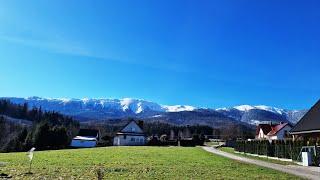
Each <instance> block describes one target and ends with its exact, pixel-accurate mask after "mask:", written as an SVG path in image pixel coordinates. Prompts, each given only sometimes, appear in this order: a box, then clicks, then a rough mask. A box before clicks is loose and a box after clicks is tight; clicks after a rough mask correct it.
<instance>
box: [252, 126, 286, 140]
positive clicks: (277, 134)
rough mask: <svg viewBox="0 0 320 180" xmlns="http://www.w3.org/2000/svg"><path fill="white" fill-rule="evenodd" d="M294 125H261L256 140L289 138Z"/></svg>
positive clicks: (258, 127)
mask: <svg viewBox="0 0 320 180" xmlns="http://www.w3.org/2000/svg"><path fill="white" fill-rule="evenodd" d="M291 128H292V125H291V124H289V123H283V122H281V123H280V124H272V123H269V124H259V125H258V126H257V129H256V139H260V140H262V139H267V140H282V139H285V138H288V134H289V131H290V130H291Z"/></svg>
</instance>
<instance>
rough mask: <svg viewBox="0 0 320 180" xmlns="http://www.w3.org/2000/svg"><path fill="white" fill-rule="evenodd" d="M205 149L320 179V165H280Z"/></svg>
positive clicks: (303, 176) (228, 156) (301, 175)
mask: <svg viewBox="0 0 320 180" xmlns="http://www.w3.org/2000/svg"><path fill="white" fill-rule="evenodd" d="M202 148H203V149H204V150H205V151H208V152H210V153H213V154H216V155H219V156H224V157H227V158H230V159H234V160H237V161H242V162H245V163H249V164H254V165H258V166H262V167H266V168H270V169H274V170H278V171H282V172H285V173H289V174H293V175H296V176H299V177H302V178H307V179H312V180H319V179H320V167H303V166H298V165H280V164H274V163H269V162H265V161H260V160H255V159H249V158H245V157H240V156H237V155H234V154H231V153H227V152H223V151H220V150H218V149H215V148H212V147H202Z"/></svg>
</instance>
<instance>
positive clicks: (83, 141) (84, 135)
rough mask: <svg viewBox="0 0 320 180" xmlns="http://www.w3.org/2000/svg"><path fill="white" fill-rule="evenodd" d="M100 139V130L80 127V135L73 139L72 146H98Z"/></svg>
mask: <svg viewBox="0 0 320 180" xmlns="http://www.w3.org/2000/svg"><path fill="white" fill-rule="evenodd" d="M99 139H100V133H99V131H98V130H93V129H80V131H79V133H78V135H77V136H76V137H74V138H73V139H72V141H71V145H70V146H71V147H76V148H88V147H96V146H97V144H98V142H99Z"/></svg>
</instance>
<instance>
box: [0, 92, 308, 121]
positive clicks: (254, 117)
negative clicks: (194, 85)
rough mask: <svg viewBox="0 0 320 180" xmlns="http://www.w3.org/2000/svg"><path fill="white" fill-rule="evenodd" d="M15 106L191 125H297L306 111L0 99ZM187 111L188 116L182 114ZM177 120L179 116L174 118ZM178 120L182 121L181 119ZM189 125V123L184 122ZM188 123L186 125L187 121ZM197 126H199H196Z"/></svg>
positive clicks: (125, 101) (89, 117)
mask: <svg viewBox="0 0 320 180" xmlns="http://www.w3.org/2000/svg"><path fill="white" fill-rule="evenodd" d="M2 99H8V100H10V101H11V102H13V103H16V104H23V103H28V105H29V108H32V107H41V108H42V109H43V110H49V111H58V112H60V113H63V114H66V115H70V116H73V117H75V118H78V119H79V120H81V121H86V120H106V119H111V118H125V117H138V118H148V119H150V118H153V119H166V120H167V121H176V120H177V119H174V118H177V114H180V115H181V114H183V115H184V116H183V119H188V120H190V117H186V116H192V117H193V118H194V121H195V123H198V122H197V121H201V118H203V114H205V115H206V120H208V119H209V120H210V117H211V119H215V120H216V119H219V118H220V119H223V118H225V119H230V120H235V121H239V122H244V123H249V124H256V123H259V122H261V121H271V120H272V121H288V122H292V123H295V122H297V121H298V120H299V119H300V118H301V117H302V116H303V115H304V113H305V112H306V111H305V110H285V109H280V108H275V107H269V106H264V105H259V106H250V105H241V106H235V107H231V108H218V109H203V108H197V107H193V106H187V105H175V106H168V105H160V104H158V103H154V102H150V101H146V100H141V99H132V98H124V99H66V98H59V99H58V98H40V97H28V98H17V97H4V98H2ZM184 112H189V113H184ZM178 117H179V118H180V121H181V117H180V116H178ZM183 119H182V120H183ZM188 122H189V121H188ZM189 123H190V122H189ZM200 124H201V123H200Z"/></svg>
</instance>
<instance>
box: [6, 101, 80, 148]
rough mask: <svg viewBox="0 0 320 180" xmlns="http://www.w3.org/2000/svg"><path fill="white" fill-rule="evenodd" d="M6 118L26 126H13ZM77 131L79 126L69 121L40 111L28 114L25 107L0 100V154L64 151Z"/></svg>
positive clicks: (38, 109)
mask: <svg viewBox="0 0 320 180" xmlns="http://www.w3.org/2000/svg"><path fill="white" fill-rule="evenodd" d="M10 118H15V119H20V120H21V121H23V122H28V121H30V123H20V121H17V122H15V121H12V120H10ZM28 124H29V125H28ZM78 128H79V123H78V122H77V121H74V120H73V119H72V118H71V117H67V116H64V115H62V114H59V113H57V112H53V111H52V112H47V111H42V110H41V108H35V107H34V108H31V110H30V109H29V108H28V105H27V104H23V105H17V104H13V103H11V102H10V101H8V100H0V151H3V152H9V151H25V150H28V149H29V148H31V147H36V148H37V149H38V150H43V149H59V148H65V147H67V146H68V144H69V142H70V140H71V138H72V137H73V136H74V134H75V133H76V131H77V129H78Z"/></svg>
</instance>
